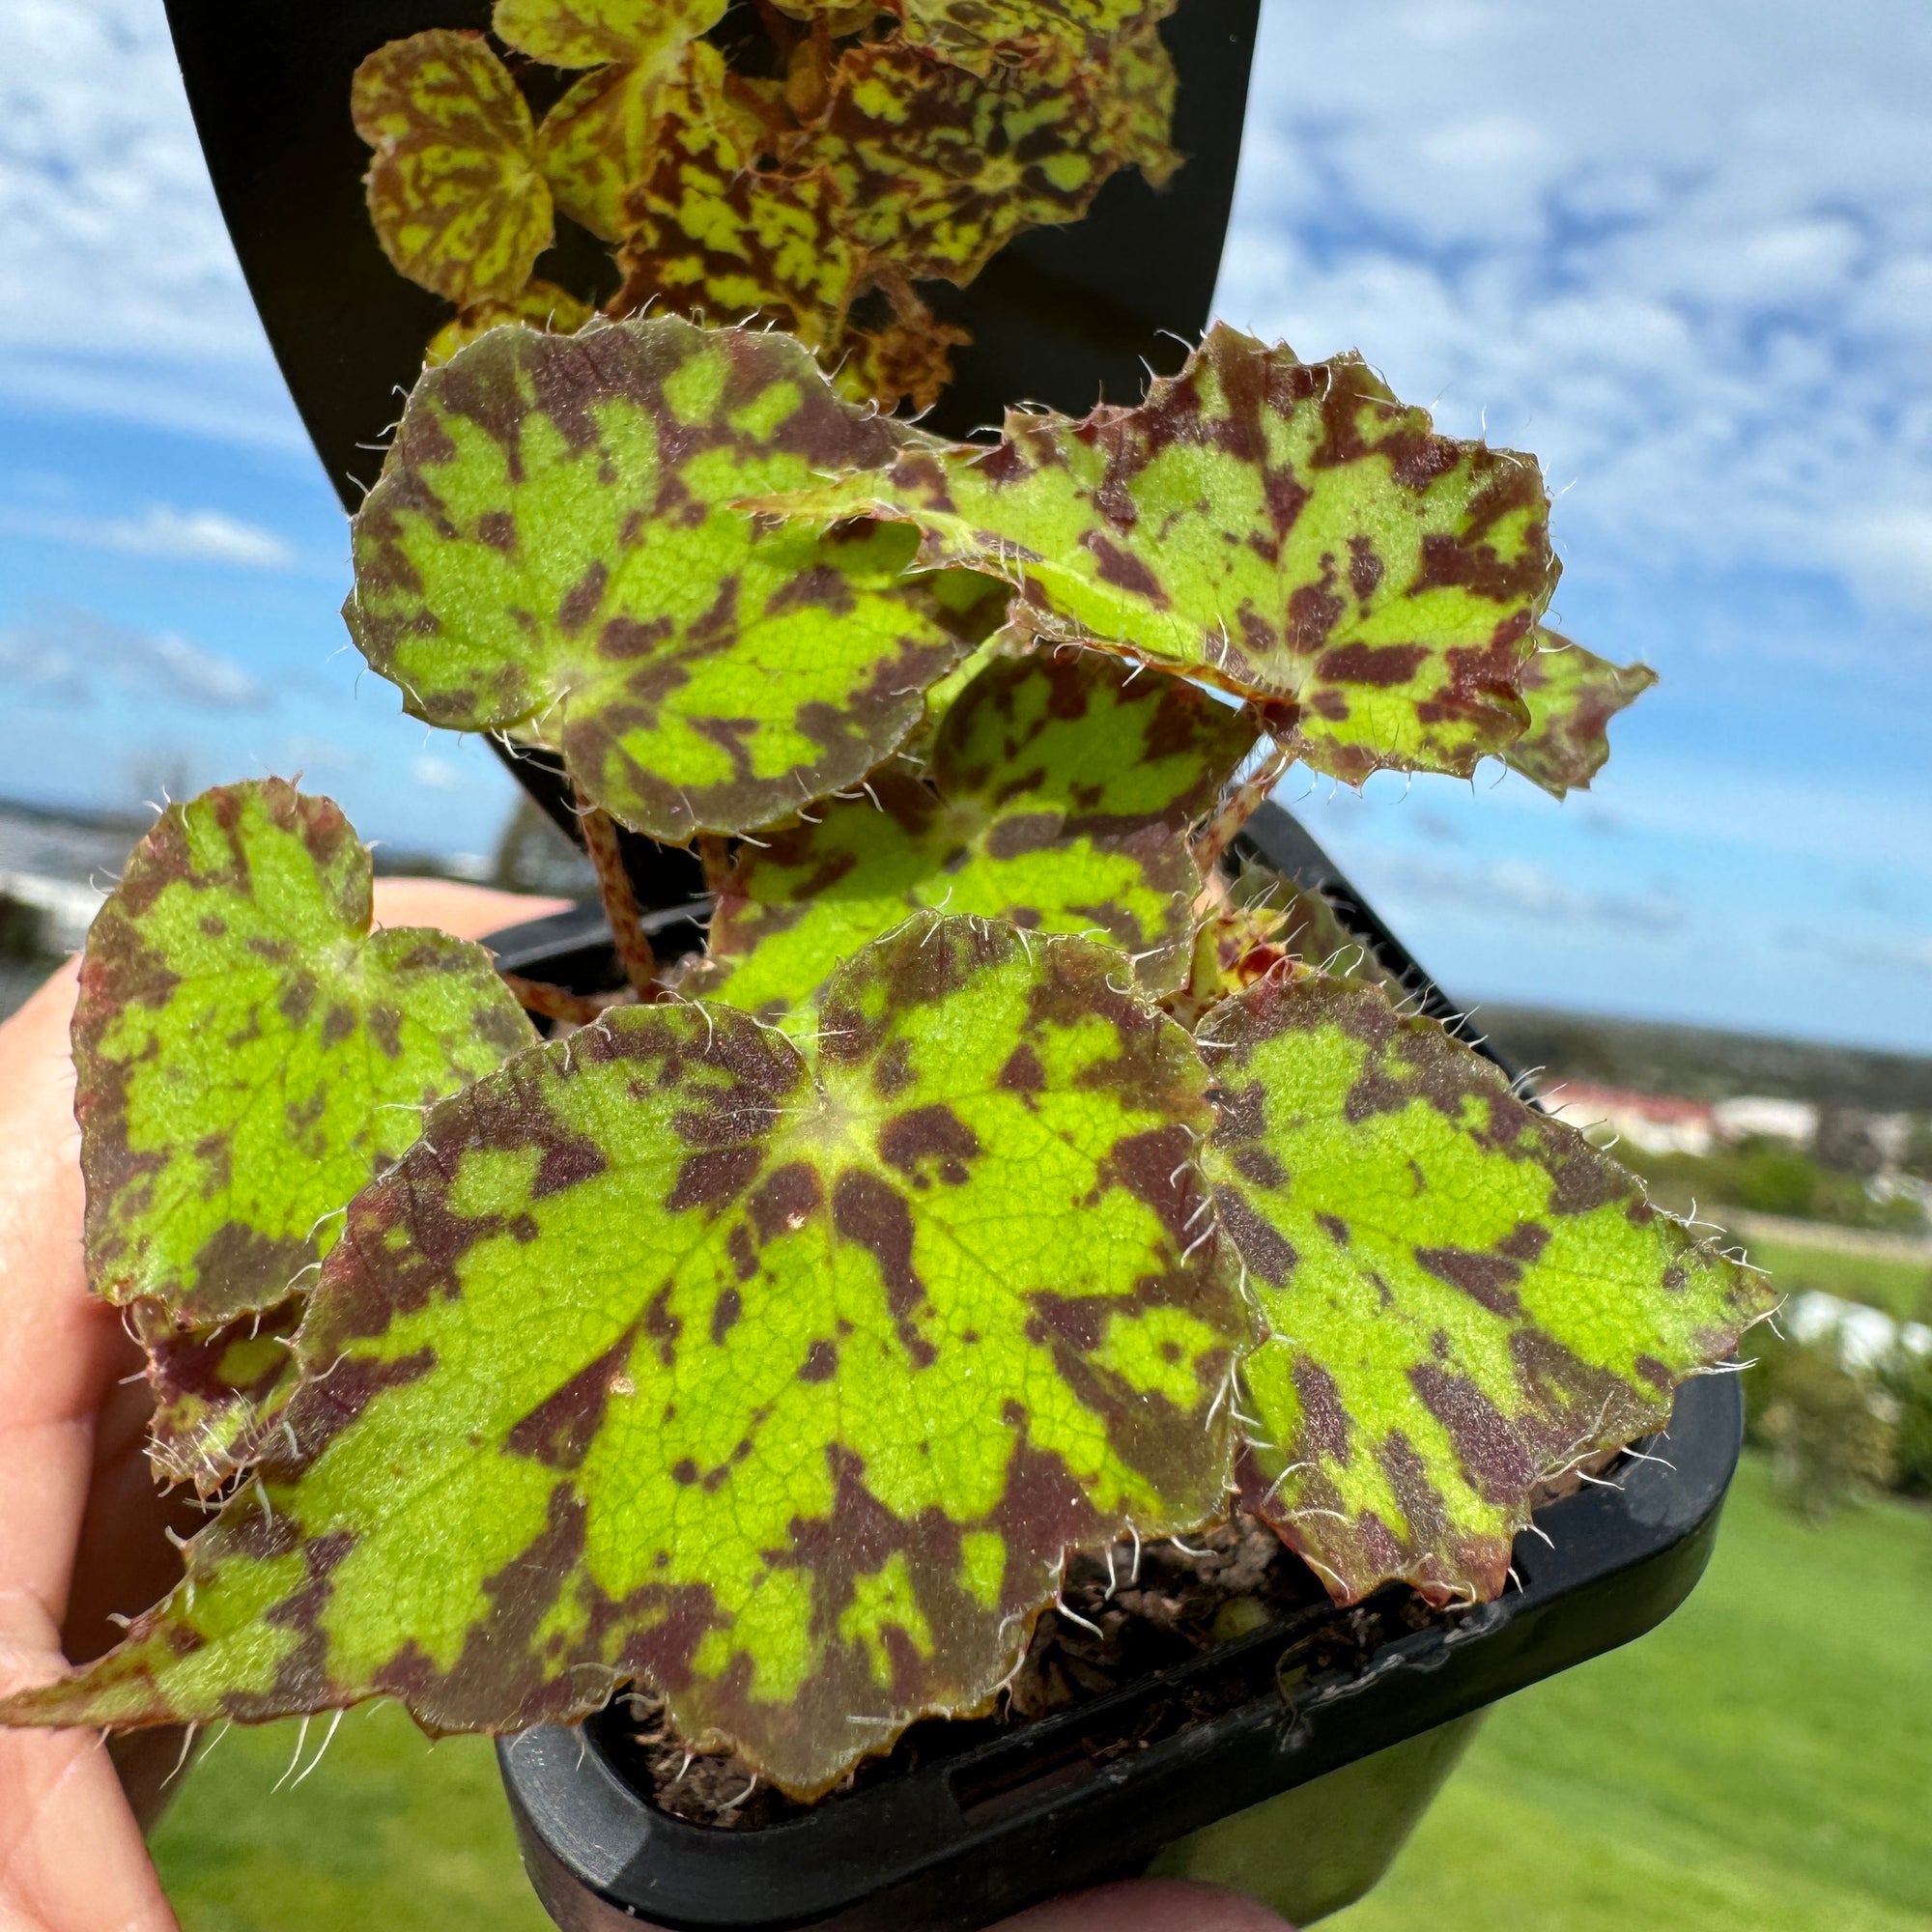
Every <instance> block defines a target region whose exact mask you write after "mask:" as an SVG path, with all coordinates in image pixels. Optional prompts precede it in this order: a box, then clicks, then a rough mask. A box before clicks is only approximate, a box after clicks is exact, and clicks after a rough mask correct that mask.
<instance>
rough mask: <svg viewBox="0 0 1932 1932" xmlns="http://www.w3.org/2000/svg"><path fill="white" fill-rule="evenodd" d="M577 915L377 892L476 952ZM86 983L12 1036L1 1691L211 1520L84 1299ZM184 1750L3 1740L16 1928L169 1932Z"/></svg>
mask: <svg viewBox="0 0 1932 1932" xmlns="http://www.w3.org/2000/svg"><path fill="white" fill-rule="evenodd" d="M564 903H565V902H564V901H563V900H560V899H548V900H544V899H528V898H520V897H515V896H512V895H509V894H507V893H493V892H485V891H482V890H480V889H478V888H476V887H473V886H457V885H446V884H443V883H440V882H439V881H436V880H428V879H421V880H418V879H384V880H379V881H378V882H377V885H376V914H377V918H378V920H379V921H380V922H381V923H383V924H385V925H434V926H440V927H441V929H442V930H443V931H445V932H453V933H456V934H457V935H458V936H459V937H463V938H477V937H480V936H481V935H482V934H484V933H486V932H491V931H495V930H497V928H499V927H501V926H505V925H510V924H514V923H517V922H518V921H520V920H526V919H534V918H538V917H540V916H541V915H542V914H544V913H546V912H554V911H556V910H559V909H560V908H561V907H562V905H563V904H564ZM76 980H77V974H76V969H75V968H74V967H73V966H71V965H69V966H66V967H63V968H62V969H61V971H60V972H58V973H56V974H55V975H54V976H53V978H52V979H51V980H48V982H47V983H46V985H44V986H43V987H42V988H41V990H40V991H39V992H38V993H36V994H35V995H34V997H33V998H32V999H31V1000H30V1001H28V1003H27V1004H26V1006H25V1007H23V1008H22V1009H20V1011H19V1012H17V1013H15V1014H14V1017H13V1018H12V1019H10V1020H9V1021H7V1023H6V1024H5V1025H4V1026H0V1469H4V1471H5V1481H4V1483H0V1692H4V1691H8V1690H20V1689H23V1688H25V1687H26V1686H27V1685H29V1684H39V1683H44V1682H45V1681H47V1680H48V1679H50V1678H53V1677H58V1676H59V1675H60V1674H61V1673H62V1672H63V1671H64V1670H65V1669H66V1668H67V1666H68V1664H69V1663H70V1662H85V1661H86V1660H87V1659H89V1658H93V1657H98V1656H99V1655H100V1653H101V1652H102V1651H104V1650H106V1649H108V1648H109V1647H110V1646H111V1645H112V1643H113V1641H114V1639H115V1638H116V1637H117V1636H118V1635H119V1632H118V1631H117V1630H116V1629H115V1627H114V1626H113V1624H112V1623H111V1622H110V1621H109V1617H110V1615H111V1614H112V1613H114V1612H121V1613H123V1614H126V1613H130V1612H133V1611H136V1610H142V1609H145V1608H147V1606H148V1605H150V1604H152V1603H154V1602H155V1601H156V1599H157V1598H159V1597H160V1596H162V1595H163V1594H164V1593H165V1592H166V1591H167V1589H168V1588H169V1587H170V1586H171V1585H172V1583H173V1582H174V1580H175V1578H176V1577H178V1576H179V1575H180V1574H181V1566H180V1561H179V1559H178V1557H177V1556H176V1554H175V1550H174V1548H173V1546H172V1545H171V1544H170V1543H169V1542H168V1540H167V1536H166V1534H165V1532H166V1531H167V1530H168V1529H170V1528H172V1529H173V1530H175V1532H176V1533H177V1534H184V1533H185V1532H187V1531H189V1530H192V1529H194V1528H196V1527H198V1526H199V1524H200V1523H201V1522H202V1520H204V1519H203V1518H202V1517H201V1515H200V1513H199V1512H198V1511H196V1510H195V1509H194V1507H193V1505H192V1502H191V1501H190V1500H189V1499H188V1498H186V1497H185V1496H181V1495H177V1496H175V1497H173V1498H169V1497H165V1496H161V1495H157V1494H156V1491H155V1487H154V1483H153V1480H152V1478H151V1477H150V1475H149V1472H148V1463H147V1453H146V1433H147V1425H148V1415H149V1410H150V1401H149V1392H148V1387H147V1383H146V1380H145V1379H144V1378H142V1376H141V1374H140V1370H141V1366H142V1358H141V1351H140V1350H139V1349H137V1348H136V1347H135V1346H134V1344H133V1343H132V1342H131V1341H130V1340H129V1339H128V1335H127V1333H126V1331H125V1330H124V1329H123V1327H122V1325H121V1316H120V1312H119V1311H118V1310H117V1309H114V1308H112V1307H110V1306H109V1305H108V1304H107V1303H106V1302H104V1301H102V1300H101V1299H99V1296H97V1295H94V1294H92V1293H89V1292H88V1287H87V1278H86V1274H85V1272H84V1269H83V1266H82V1261H81V1208H82V1193H81V1181H80V1162H79V1149H80V1135H79V1130H78V1129H77V1128H76V1127H75V1125H74V1121H73V1064H72V1058H71V1051H70V1047H69V1040H68V1027H69V1023H70V1021H71V1017H72V1013H73V1001H74V989H75V985H76ZM130 1377H131V1378H132V1379H129V1378H130ZM181 1743H182V1740H181V1736H180V1733H178V1732H175V1733H162V1732H152V1731H150V1732H136V1733H131V1734H129V1735H128V1737H126V1738H124V1739H121V1740H119V1741H117V1746H116V1749H115V1753H114V1755H113V1756H112V1757H110V1755H109V1753H108V1752H107V1750H105V1749H103V1748H102V1746H101V1740H100V1738H99V1734H98V1733H95V1732H92V1731H10V1730H0V1932H173V1928H174V1924H175V1918H174V1915H173V1914H172V1913H171V1912H170V1911H169V1910H168V1903H167V1900H166V1898H165V1897H164V1896H163V1895H162V1892H161V1888H160V1882H159V1880H158V1879H157V1878H156V1875H155V1868H154V1866H153V1865H152V1864H151V1863H150V1862H149V1860H148V1854H147V1848H146V1846H145V1845H144V1844H143V1842H142V1838H141V1828H140V1824H139V1823H138V1821H137V1818H136V1805H137V1804H139V1803H141V1802H142V1801H152V1799H153V1798H154V1796H155V1794H156V1791H157V1790H158V1787H159V1785H160V1781H161V1779H162V1778H163V1777H164V1776H166V1775H167V1773H168V1771H169V1769H170V1767H171V1766H172V1765H173V1764H174V1763H175V1761H176V1756H177V1753H178V1751H179V1749H180V1747H181ZM130 1799H132V1800H133V1801H135V1802H133V1803H130Z"/></svg>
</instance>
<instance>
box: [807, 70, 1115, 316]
mask: <svg viewBox="0 0 1932 1932" xmlns="http://www.w3.org/2000/svg"><path fill="white" fill-rule="evenodd" d="M1125 138H1126V137H1125V132H1124V123H1123V122H1122V109H1121V106H1120V104H1119V102H1118V100H1117V98H1116V95H1115V92H1114V89H1113V85H1112V83H1111V80H1110V78H1109V76H1108V74H1107V72H1106V71H1105V69H1104V68H1103V67H1101V66H1099V65H1097V64H1094V63H1089V62H1085V61H1082V60H1079V59H1076V58H1074V57H1073V56H1072V55H1070V54H1067V53H1064V52H1062V51H1059V50H1057V49H1056V50H1054V51H1053V52H1052V53H1051V55H1050V56H1049V57H1043V58H1042V60H1041V61H1040V63H1039V64H1038V65H1028V66H1023V67H1019V68H1015V69H1011V70H1003V71H1001V72H1000V74H999V76H998V77H997V79H994V80H981V79H980V78H979V77H978V76H977V75H975V74H973V73H970V72H968V71H965V70H964V69H962V68H958V67H953V66H949V65H944V64H941V63H938V62H935V61H932V60H930V59H928V58H926V57H925V56H924V55H923V54H921V53H920V52H919V51H918V50H917V49H916V48H914V47H911V46H908V45H907V44H906V43H904V42H903V41H885V42H874V43H868V44H865V45H860V46H855V47H850V48H848V49H847V50H846V52H845V53H844V54H843V55H842V56H841V57H840V59H839V62H838V67H837V68H836V69H835V70H834V71H833V75H832V93H831V100H830V104H829V105H828V106H827V108H826V110H825V114H824V117H823V121H822V124H821V126H820V127H819V128H818V129H817V130H816V131H815V132H814V134H813V136H812V138H811V139H810V141H809V142H808V143H807V144H806V145H805V146H804V147H803V148H802V149H801V150H800V151H799V155H798V156H797V161H798V165H800V166H818V167H822V168H824V169H825V170H826V171H827V172H829V173H830V175H831V176H832V178H833V180H834V181H835V182H837V184H838V188H839V190H840V194H841V198H842V202H843V212H842V213H841V215H840V221H841V225H842V226H843V228H844V230H845V232H846V234H847V235H849V236H850V237H851V239H852V240H853V241H856V242H858V243H859V244H860V245H861V246H862V247H865V248H867V249H869V250H870V251H871V252H872V253H873V254H875V255H877V256H879V257H881V258H882V259H884V260H886V261H889V262H894V263H896V264H897V265H898V267H899V268H900V269H901V270H903V271H904V272H905V273H906V274H908V275H919V276H941V277H943V278H945V279H946V280H948V281H952V282H956V283H959V284H960V285H962V286H963V285H964V284H965V283H967V282H970V281H971V280H972V279H973V277H974V276H975V275H977V274H978V273H979V272H980V270H981V269H982V268H984V267H985V265H986V263H987V262H988V261H990V260H991V259H992V257H993V256H994V255H995V254H997V253H998V252H999V250H1000V249H1001V248H1003V247H1005V246H1006V244H1007V243H1008V242H1009V241H1011V239H1012V238H1013V237H1014V236H1015V235H1017V234H1019V233H1020V232H1021V231H1022V230H1023V229H1027V228H1035V227H1038V226H1041V225H1042V224H1050V223H1059V222H1068V221H1078V220H1079V219H1080V217H1081V216H1082V215H1084V214H1085V213H1086V212H1087V208H1088V205H1089V203H1091V202H1092V201H1093V199H1094V195H1095V194H1097V193H1098V192H1099V190H1100V188H1101V186H1102V185H1103V184H1104V183H1105V182H1106V180H1107V178H1108V177H1109V176H1110V175H1111V174H1113V173H1114V172H1115V171H1116V170H1117V169H1118V168H1119V167H1120V166H1121V165H1122V161H1123V160H1124V159H1125V158H1126V156H1125V154H1124V153H1123V152H1122V143H1123V141H1124V139H1125Z"/></svg>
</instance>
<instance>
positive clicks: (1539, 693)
mask: <svg viewBox="0 0 1932 1932" xmlns="http://www.w3.org/2000/svg"><path fill="white" fill-rule="evenodd" d="M1536 635H1537V642H1538V643H1539V644H1540V645H1541V646H1542V648H1541V649H1539V650H1538V651H1537V653H1536V655H1535V656H1534V657H1532V658H1531V659H1530V660H1529V662H1528V663H1527V664H1526V665H1524V666H1523V668H1522V695H1523V697H1524V698H1525V699H1526V700H1527V702H1528V704H1529V729H1528V730H1527V731H1525V732H1524V733H1523V734H1522V736H1521V737H1520V738H1519V739H1518V740H1517V741H1516V743H1515V744H1513V745H1511V746H1510V747H1509V748H1508V750H1506V751H1505V752H1504V753H1503V762H1504V763H1505V764H1507V765H1508V766H1509V767H1510V768H1511V770H1513V771H1519V772H1520V773H1521V774H1522V775H1523V777H1524V778H1526V779H1528V780H1529V781H1530V782H1531V783H1532V784H1538V785H1541V786H1542V787H1543V789H1544V790H1545V791H1547V792H1549V793H1550V794H1551V795H1552V796H1554V797H1556V798H1561V797H1563V796H1564V794H1565V793H1566V792H1573V791H1587V790H1588V789H1589V787H1590V781H1591V780H1592V779H1593V778H1595V777H1596V776H1597V774H1598V773H1599V772H1600V771H1602V770H1603V768H1604V761H1605V759H1606V758H1607V757H1608V756H1609V755H1610V739H1609V723H1610V720H1611V719H1612V718H1614V717H1615V716H1616V715H1617V713H1618V712H1619V711H1621V710H1622V709H1623V708H1624V706H1625V705H1627V704H1634V703H1635V702H1636V700H1637V699H1638V698H1639V697H1641V696H1643V694H1644V693H1645V692H1646V691H1648V690H1649V689H1650V687H1651V686H1652V685H1653V684H1655V683H1656V682H1657V673H1656V672H1655V671H1654V670H1652V669H1651V668H1650V667H1649V666H1648V665H1641V664H1634V665H1613V664H1610V663H1608V662H1607V661H1606V660H1605V659H1603V658H1600V657H1598V656H1597V655H1596V653H1595V652H1594V651H1586V650H1585V649H1584V648H1583V647H1582V645H1581V644H1574V643H1572V642H1571V641H1570V639H1568V638H1565V637H1563V636H1561V635H1559V634H1558V633H1557V632H1555V631H1539V632H1538V633H1537V634H1536Z"/></svg>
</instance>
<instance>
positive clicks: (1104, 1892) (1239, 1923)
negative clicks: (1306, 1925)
mask: <svg viewBox="0 0 1932 1932" xmlns="http://www.w3.org/2000/svg"><path fill="white" fill-rule="evenodd" d="M993 1932H1293V1926H1291V1925H1290V1924H1289V1922H1288V1920H1287V1919H1286V1918H1282V1917H1281V1915H1280V1914H1279V1913H1275V1912H1270V1911H1269V1910H1268V1909H1267V1907H1266V1906H1265V1905H1262V1904H1258V1903H1257V1902H1256V1901H1255V1900H1254V1899H1252V1898H1244V1897H1242V1896H1241V1894H1240V1893H1239V1892H1237V1891H1226V1890H1224V1889H1222V1888H1221V1887H1220V1886H1218V1885H1196V1884H1194V1883H1193V1882H1192V1881H1191V1880H1188V1879H1175V1878H1137V1879H1129V1880H1127V1881H1125V1882H1124V1883H1122V1884H1120V1885H1102V1886H1095V1887H1094V1889H1093V1890H1091V1891H1076V1892H1073V1893H1071V1894H1070V1895H1069V1896H1067V1897H1065V1898H1054V1899H1049V1900H1048V1901H1047V1903H1046V1904H1044V1905H1036V1906H1035V1907H1034V1908H1033V1910H1032V1911H1031V1912H1022V1913H1021V1914H1020V1916H1019V1917H1018V1918H1009V1919H1006V1920H1004V1921H1003V1922H1002V1923H1001V1924H999V1925H998V1926H996V1927H994V1928H993Z"/></svg>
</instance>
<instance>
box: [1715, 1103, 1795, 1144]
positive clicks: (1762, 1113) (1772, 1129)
mask: <svg viewBox="0 0 1932 1932" xmlns="http://www.w3.org/2000/svg"><path fill="white" fill-rule="evenodd" d="M1711 1111H1712V1113H1713V1114H1714V1115H1715V1116H1716V1117H1717V1124H1718V1134H1719V1138H1720V1139H1722V1140H1726V1141H1745V1140H1768V1141H1789V1142H1790V1143H1791V1145H1792V1146H1793V1147H1803V1148H1808V1147H1809V1146H1810V1145H1811V1143H1812V1140H1813V1139H1814V1138H1815V1137H1816V1135H1817V1132H1818V1109H1817V1108H1816V1107H1814V1106H1813V1105H1812V1104H1811V1102H1810V1101H1809V1100H1776V1099H1773V1098H1772V1097H1771V1096H1770V1095H1769V1094H1738V1095H1737V1096H1736V1097H1735V1098H1733V1099H1729V1100H1719V1102H1718V1104H1717V1105H1716V1106H1715V1107H1714V1108H1712V1110H1711Z"/></svg>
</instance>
